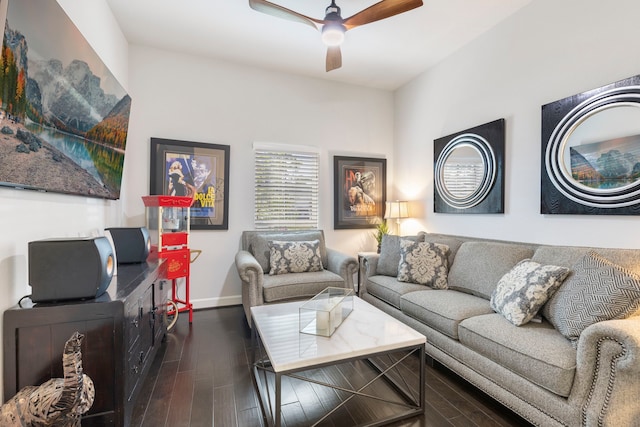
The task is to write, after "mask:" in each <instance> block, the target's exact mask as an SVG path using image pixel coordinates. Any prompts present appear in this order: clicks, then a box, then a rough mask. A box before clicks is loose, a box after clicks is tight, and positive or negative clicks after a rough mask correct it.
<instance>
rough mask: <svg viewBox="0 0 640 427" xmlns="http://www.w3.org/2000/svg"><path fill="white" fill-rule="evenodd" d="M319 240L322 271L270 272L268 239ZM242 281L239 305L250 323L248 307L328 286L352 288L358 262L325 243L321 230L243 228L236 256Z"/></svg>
mask: <svg viewBox="0 0 640 427" xmlns="http://www.w3.org/2000/svg"><path fill="white" fill-rule="evenodd" d="M316 240H318V241H319V250H320V256H321V259H322V267H321V271H310V272H300V273H287V274H269V273H270V271H271V262H270V261H271V260H270V247H269V242H273V241H286V242H299V241H316ZM235 264H236V269H237V271H238V275H239V276H240V279H241V280H242V305H243V308H244V313H245V316H246V318H247V322H248V323H249V326H251V311H250V309H251V307H253V306H256V305H262V304H269V303H277V302H285V301H291V300H295V299H304V298H311V297H313V296H314V295H316V294H318V293H319V292H321V291H322V290H324V289H326V288H327V287H329V286H332V287H339V288H347V289H353V288H354V287H353V277H354V274H355V273H356V272H357V271H358V261H357V259H356V258H354V257H352V256H348V255H346V254H343V253H341V252H338V251H336V250H334V249H331V248H327V247H326V245H325V239H324V232H323V231H322V230H305V231H243V232H242V238H241V248H240V250H239V251H238V253H237V254H236V258H235Z"/></svg>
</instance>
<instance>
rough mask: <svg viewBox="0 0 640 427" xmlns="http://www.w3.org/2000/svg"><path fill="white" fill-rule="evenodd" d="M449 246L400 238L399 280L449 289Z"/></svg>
mask: <svg viewBox="0 0 640 427" xmlns="http://www.w3.org/2000/svg"><path fill="white" fill-rule="evenodd" d="M448 252H449V246H447V245H443V244H440V243H428V242H416V241H414V240H409V239H400V263H399V264H398V281H399V282H409V283H417V284H419V285H428V286H430V287H432V288H434V289H447V273H448V271H449V261H448V260H447V253H448Z"/></svg>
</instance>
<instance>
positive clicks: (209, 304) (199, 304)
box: [191, 295, 242, 310]
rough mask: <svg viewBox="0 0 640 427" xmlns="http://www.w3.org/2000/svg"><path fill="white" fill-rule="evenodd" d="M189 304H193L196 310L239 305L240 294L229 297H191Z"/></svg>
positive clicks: (240, 300)
mask: <svg viewBox="0 0 640 427" xmlns="http://www.w3.org/2000/svg"><path fill="white" fill-rule="evenodd" d="M191 304H193V308H194V310H198V309H200V308H214V307H225V306H228V305H240V304H242V295H233V296H230V297H220V298H203V299H192V300H191Z"/></svg>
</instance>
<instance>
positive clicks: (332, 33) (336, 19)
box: [249, 0, 422, 72]
mask: <svg viewBox="0 0 640 427" xmlns="http://www.w3.org/2000/svg"><path fill="white" fill-rule="evenodd" d="M249 6H250V7H251V8H252V9H253V10H256V11H258V12H262V13H266V14H268V15H272V16H276V17H278V18H283V19H288V20H291V21H295V22H300V23H302V24H307V25H310V26H312V27H313V28H315V29H316V30H319V31H321V32H322V41H323V42H324V43H325V44H326V45H327V61H326V62H327V64H326V67H327V72H329V71H331V70H335V69H336V68H340V67H341V66H342V52H341V51H340V44H341V43H342V41H343V40H344V33H345V32H346V31H348V30H351V29H353V28H356V27H359V26H361V25H364V24H369V23H371V22H375V21H379V20H381V19H385V18H390V17H392V16H394V15H398V14H400V13H404V12H407V11H409V10H411V9H415V8H416V7H420V6H422V0H382V1H380V2H378V3H376V4H374V5H372V6H369V7H368V8H366V9H363V10H361V11H360V12H358V13H356V14H355V15H352V16H350V17H348V18H346V19H343V18H342V16H341V15H340V8H339V7H338V6H337V5H336V2H335V0H331V4H330V5H329V6H328V7H327V8H326V10H325V17H324V19H315V18H311V17H308V16H306V15H303V14H301V13H298V12H295V11H293V10H291V9H287V8H286V7H282V6H279V5H277V4H275V3H271V2H269V1H267V0H249Z"/></svg>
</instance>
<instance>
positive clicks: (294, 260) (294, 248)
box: [269, 240, 322, 276]
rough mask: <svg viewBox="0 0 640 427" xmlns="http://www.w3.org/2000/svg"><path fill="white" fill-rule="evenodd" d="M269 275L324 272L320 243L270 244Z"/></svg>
mask: <svg viewBox="0 0 640 427" xmlns="http://www.w3.org/2000/svg"><path fill="white" fill-rule="evenodd" d="M269 250H270V261H269V264H270V267H271V268H270V269H269V275H271V276H274V275H277V274H287V273H305V272H310V271H322V260H321V257H320V241H319V240H312V241H304V240H303V241H299V242H284V241H279V240H272V241H270V242H269Z"/></svg>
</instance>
